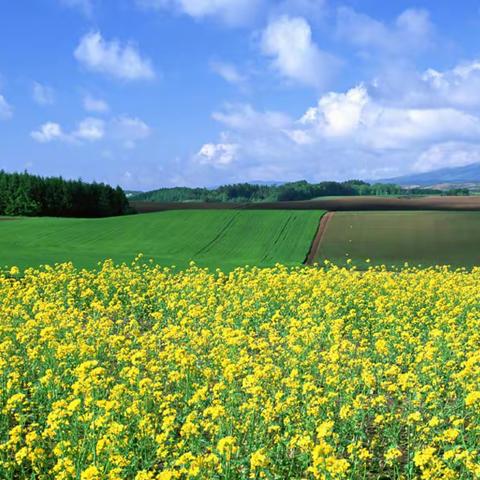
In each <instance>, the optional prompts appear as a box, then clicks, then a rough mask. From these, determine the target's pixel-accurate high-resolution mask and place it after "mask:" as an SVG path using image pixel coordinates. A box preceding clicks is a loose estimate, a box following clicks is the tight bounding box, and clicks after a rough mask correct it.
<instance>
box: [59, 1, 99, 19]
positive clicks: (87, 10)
mask: <svg viewBox="0 0 480 480" xmlns="http://www.w3.org/2000/svg"><path fill="white" fill-rule="evenodd" d="M60 3H62V4H63V5H65V6H66V7H71V8H77V9H78V10H80V11H81V12H82V13H83V14H84V15H86V16H87V17H89V16H90V15H91V14H92V13H93V2H92V0H60Z"/></svg>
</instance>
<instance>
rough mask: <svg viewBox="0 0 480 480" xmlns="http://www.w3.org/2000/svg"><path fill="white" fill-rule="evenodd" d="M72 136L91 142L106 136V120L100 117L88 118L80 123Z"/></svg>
mask: <svg viewBox="0 0 480 480" xmlns="http://www.w3.org/2000/svg"><path fill="white" fill-rule="evenodd" d="M72 136H73V137H74V138H78V139H80V140H86V141H89V142H95V141H97V140H101V139H102V138H103V137H104V136H105V122H104V121H103V120H100V119H99V118H91V117H90V118H86V119H85V120H82V121H81V122H80V123H79V124H78V127H77V129H76V130H75V131H74V132H73V133H72Z"/></svg>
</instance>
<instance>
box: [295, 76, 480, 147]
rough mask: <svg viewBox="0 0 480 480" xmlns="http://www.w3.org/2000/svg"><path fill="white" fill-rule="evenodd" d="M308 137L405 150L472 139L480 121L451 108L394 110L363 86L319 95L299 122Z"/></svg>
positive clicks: (479, 132)
mask: <svg viewBox="0 0 480 480" xmlns="http://www.w3.org/2000/svg"><path fill="white" fill-rule="evenodd" d="M299 126H300V128H299V129H297V130H303V132H304V133H305V134H307V135H310V136H311V138H315V139H318V140H320V139H322V140H323V139H325V138H343V139H345V138H349V139H350V141H351V142H355V143H357V144H359V145H362V146H364V147H368V148H372V149H397V148H406V147H408V146H411V145H414V144H416V143H418V142H425V141H433V140H436V139H441V138H443V137H445V136H447V137H448V136H450V137H454V138H473V137H475V136H477V135H479V134H480V120H479V119H478V118H477V117H475V116H473V115H470V114H468V113H465V112H462V111H460V110H455V109H453V108H397V107H389V106H384V105H382V104H381V103H379V102H378V101H375V100H373V99H372V98H371V97H370V96H369V94H368V92H367V89H366V87H365V86H363V85H360V86H357V87H355V88H352V89H351V90H349V91H348V92H346V93H335V92H331V93H328V94H326V95H324V96H322V97H321V98H320V100H319V102H318V105H317V106H316V107H313V108H311V109H309V110H308V111H307V113H306V114H305V115H304V116H303V117H302V119H301V120H300V122H299Z"/></svg>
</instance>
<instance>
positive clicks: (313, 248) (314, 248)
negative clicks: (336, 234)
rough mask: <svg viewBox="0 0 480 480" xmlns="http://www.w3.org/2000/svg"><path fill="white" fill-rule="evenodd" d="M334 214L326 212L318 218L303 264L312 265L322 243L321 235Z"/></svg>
mask: <svg viewBox="0 0 480 480" xmlns="http://www.w3.org/2000/svg"><path fill="white" fill-rule="evenodd" d="M334 215H335V213H334V212H327V213H325V215H323V216H322V218H321V219H320V223H319V224H318V229H317V233H316V234H315V237H314V239H313V242H312V244H311V245H310V250H309V251H308V254H307V258H306V259H305V262H304V264H305V265H313V264H314V263H315V258H316V257H317V253H318V250H319V248H320V244H321V243H322V239H323V236H324V235H325V232H326V231H327V227H328V224H329V223H330V220H331V219H332V218H333V216H334Z"/></svg>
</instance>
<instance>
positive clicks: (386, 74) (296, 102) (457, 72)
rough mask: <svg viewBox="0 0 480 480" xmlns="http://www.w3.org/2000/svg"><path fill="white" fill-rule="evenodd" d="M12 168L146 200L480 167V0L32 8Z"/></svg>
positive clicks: (12, 34)
mask: <svg viewBox="0 0 480 480" xmlns="http://www.w3.org/2000/svg"><path fill="white" fill-rule="evenodd" d="M2 3H3V5H2V14H1V16H0V168H3V169H5V170H7V171H14V170H24V169H27V170H28V171H30V172H33V173H39V174H42V175H63V176H65V177H69V178H78V177H81V178H83V179H85V180H97V181H104V182H108V183H112V184H120V185H122V186H123V187H125V188H129V189H142V190H146V189H152V188H155V187H159V186H172V185H218V184H220V183H230V182H239V181H255V180H261V181H268V180H297V179H303V178H305V179H308V180H311V181H320V180H326V179H347V178H367V179H372V178H385V177H390V176H396V175H398V174H403V173H407V172H414V171H426V170H429V169H434V168H439V167H444V166H458V165H464V164H468V163H473V162H478V161H480V51H479V48H478V44H479V34H478V32H479V31H480V29H479V27H480V2H478V1H473V0H464V1H462V2H457V3H456V4H453V3H452V2H450V1H440V0H436V1H433V0H431V1H416V2H415V3H412V2H409V1H403V0H396V1H395V2H385V1H380V0H350V1H348V0H345V1H342V2H340V1H334V0H278V1H273V0H115V1H114V0H35V1H34V2H31V1H27V0H18V1H15V2H7V1H5V2H2Z"/></svg>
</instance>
